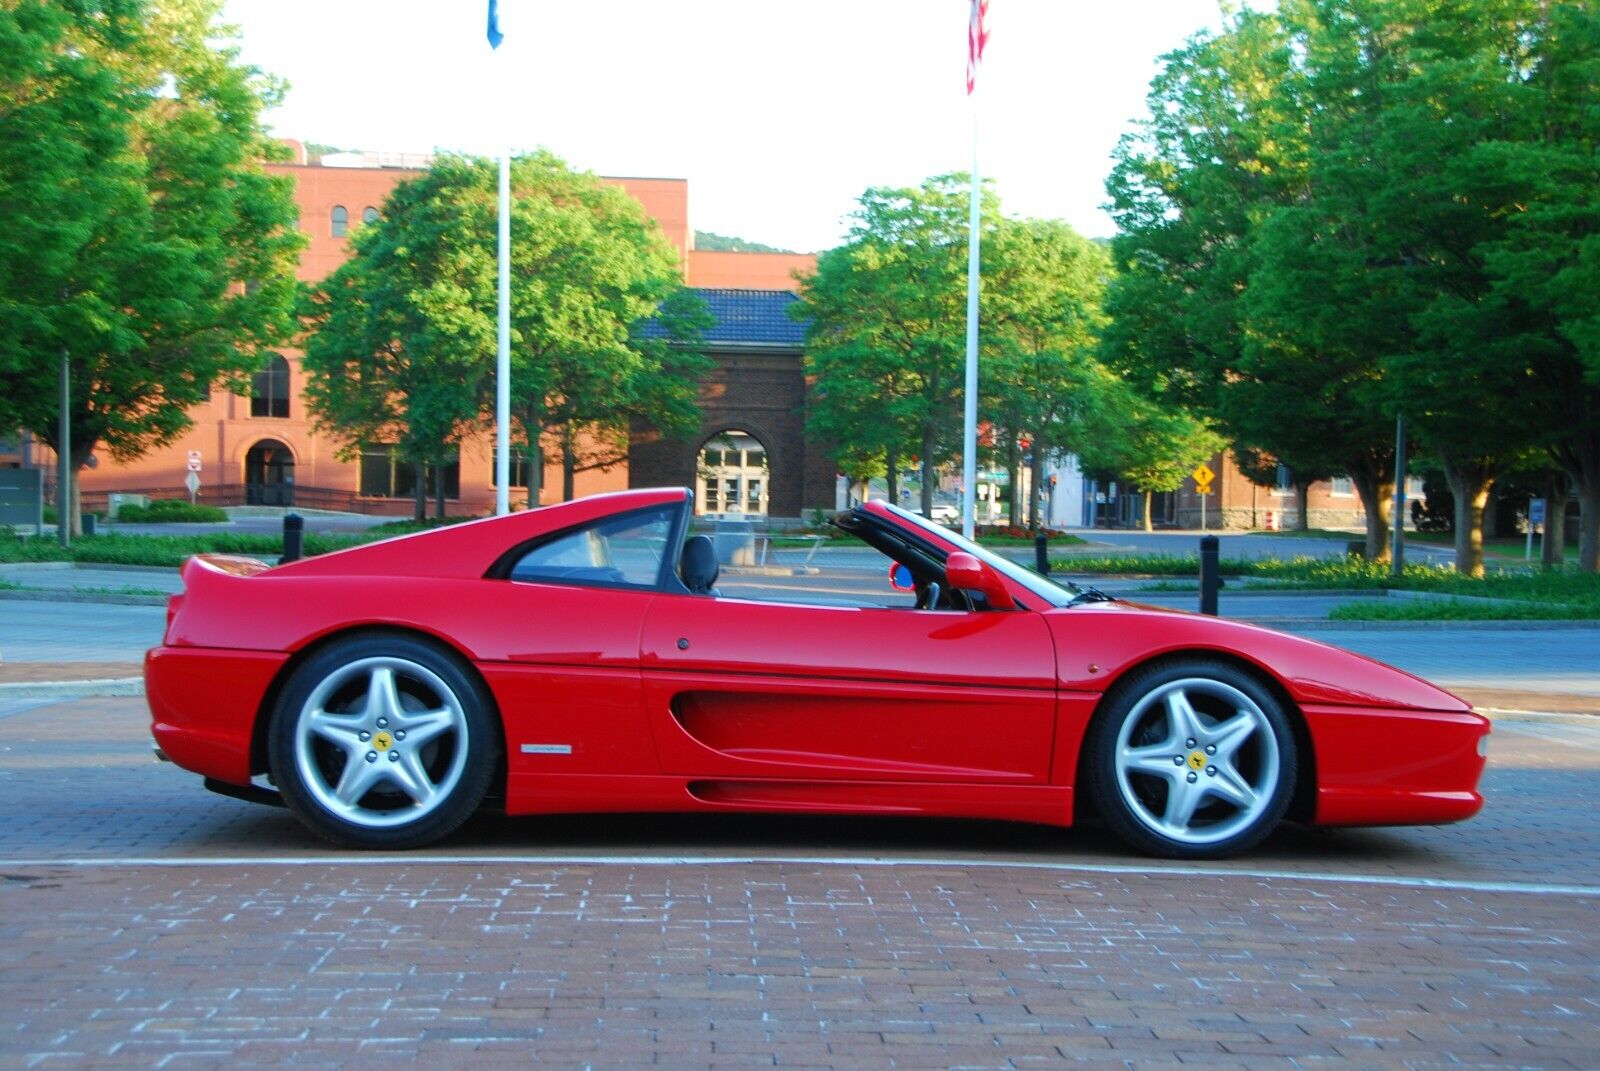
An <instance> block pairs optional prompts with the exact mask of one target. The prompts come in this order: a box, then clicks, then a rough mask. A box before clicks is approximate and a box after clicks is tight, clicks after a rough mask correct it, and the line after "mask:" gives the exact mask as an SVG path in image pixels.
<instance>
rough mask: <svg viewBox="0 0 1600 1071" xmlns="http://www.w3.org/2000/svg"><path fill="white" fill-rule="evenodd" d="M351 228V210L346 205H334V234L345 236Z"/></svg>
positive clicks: (335, 235)
mask: <svg viewBox="0 0 1600 1071" xmlns="http://www.w3.org/2000/svg"><path fill="white" fill-rule="evenodd" d="M349 229H350V210H349V209H348V208H346V207H345V206H344V205H334V206H333V236H334V237H335V238H343V237H344V234H345V231H348V230H349Z"/></svg>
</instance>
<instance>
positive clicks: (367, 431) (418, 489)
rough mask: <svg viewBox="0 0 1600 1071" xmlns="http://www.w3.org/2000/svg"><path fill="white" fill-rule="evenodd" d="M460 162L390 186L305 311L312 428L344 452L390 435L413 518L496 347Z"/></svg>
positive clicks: (466, 425)
mask: <svg viewBox="0 0 1600 1071" xmlns="http://www.w3.org/2000/svg"><path fill="white" fill-rule="evenodd" d="M457 166H458V162H457V161H454V160H450V159H446V160H443V161H441V162H440V164H439V166H438V167H436V168H435V169H434V170H433V171H431V172H429V173H428V174H427V175H424V176H422V177H420V178H418V179H413V180H410V181H407V182H402V183H400V184H399V185H397V186H396V187H395V188H394V190H393V191H392V192H391V193H390V195H389V198H388V200H387V201H386V202H385V203H384V214H383V216H382V217H381V218H380V220H379V222H378V223H377V224H376V225H367V226H363V227H361V228H359V229H358V230H356V231H355V232H354V235H353V236H352V238H351V244H352V253H351V256H350V259H348V260H347V261H345V262H344V263H343V264H341V265H340V266H339V267H338V268H336V269H335V270H334V271H333V272H332V273H331V274H330V275H328V277H327V278H326V279H324V280H323V281H322V283H321V284H320V285H319V286H318V287H317V288H316V289H315V290H314V291H313V292H312V293H311V294H310V295H309V296H308V300H307V302H306V303H305V306H304V308H303V310H302V311H303V313H304V322H305V324H306V327H307V331H308V334H307V337H306V340H305V356H304V358H303V360H302V365H303V367H304V368H305V371H306V373H307V380H306V400H307V402H308V404H309V407H310V409H311V412H312V413H313V414H314V417H315V420H316V424H317V427H318V430H320V431H322V432H323V433H325V434H327V435H329V436H330V437H331V438H332V439H333V440H334V441H335V442H337V443H338V444H339V454H340V456H341V457H342V458H344V459H346V460H349V459H351V458H354V457H357V456H358V455H359V454H360V452H361V451H362V449H363V448H369V449H370V448H372V447H375V446H378V445H380V444H383V445H387V446H392V447H393V448H394V449H395V451H396V453H397V455H398V459H399V460H400V461H402V462H403V463H406V464H409V465H411V466H413V468H414V470H415V477H414V480H413V486H414V495H415V505H414V512H413V516H414V517H415V519H417V520H421V519H422V518H423V516H424V515H425V512H426V501H427V481H426V479H425V475H426V473H427V471H428V468H429V466H432V468H433V471H434V472H435V473H439V472H441V471H442V469H443V466H444V463H445V455H446V452H447V451H449V450H451V449H459V444H460V442H461V440H462V439H463V438H464V437H465V436H467V435H468V434H470V433H471V431H472V430H473V429H474V428H475V427H476V425H477V421H478V417H479V408H480V406H481V402H482V396H483V392H484V389H485V388H484V385H483V379H484V376H485V375H486V374H487V370H486V365H485V354H486V353H487V354H489V355H491V356H490V361H491V363H492V355H493V353H494V346H495V331H494V322H493V320H492V319H491V318H489V317H486V316H485V315H484V314H483V312H482V310H481V309H480V308H479V307H477V305H476V304H475V298H476V299H478V300H481V295H480V294H479V293H478V292H479V291H481V290H482V288H483V287H484V286H485V285H489V286H492V285H493V276H492V274H491V275H490V277H489V278H488V279H487V280H485V279H483V278H481V276H482V275H483V274H484V272H485V270H487V271H489V272H491V273H492V271H493V268H492V267H491V268H488V269H485V267H484V266H483V264H481V263H477V262H479V261H481V260H482V250H481V249H480V248H478V247H479V246H480V245H481V244H482V243H481V240H479V239H478V238H477V237H476V236H475V235H474V234H473V233H472V232H471V231H470V230H468V229H467V228H465V227H463V226H461V218H460V212H461V208H462V205H461V202H460V198H459V194H460V186H459V184H458V183H456V182H454V181H453V179H452V175H453V172H454V170H455V168H456V167H457ZM474 274H475V275H477V276H480V278H478V279H477V280H476V284H474V281H473V279H472V276H473V275H474ZM439 512H440V513H441V514H442V513H443V504H442V503H440V504H439Z"/></svg>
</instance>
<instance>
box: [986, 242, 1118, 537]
mask: <svg viewBox="0 0 1600 1071" xmlns="http://www.w3.org/2000/svg"><path fill="white" fill-rule="evenodd" d="M985 256H986V257H987V258H988V264H987V265H986V270H985V272H984V284H985V288H986V303H985V304H984V305H983V306H982V307H981V309H982V320H981V325H980V326H981V336H982V337H983V338H985V339H986V344H985V351H986V353H987V354H988V356H987V358H986V360H985V361H984V364H983V366H982V369H981V376H980V379H979V385H980V390H981V391H982V392H983V402H982V411H983V412H984V413H985V414H986V415H987V416H988V417H989V418H990V422H991V423H992V425H993V426H994V428H995V431H996V438H997V440H998V441H1000V442H1002V443H1003V444H1004V448H1005V449H1006V450H1007V453H1008V461H1009V462H1010V465H1011V468H1012V478H1011V486H1012V487H1013V489H1015V488H1017V487H1019V486H1020V484H1021V481H1020V480H1019V479H1018V478H1017V476H1018V472H1017V465H1018V462H1019V461H1020V457H1019V456H1018V454H1019V451H1018V447H1019V446H1020V445H1021V444H1022V442H1023V441H1024V440H1025V441H1026V442H1027V444H1028V452H1029V456H1031V459H1032V461H1031V472H1032V480H1031V483H1030V486H1031V487H1032V488H1033V495H1032V500H1031V501H1030V502H1028V503H1027V504H1026V508H1025V509H1023V508H1021V507H1022V505H1023V504H1022V503H1019V502H1013V509H1012V518H1013V523H1021V522H1022V519H1023V517H1024V516H1026V520H1027V523H1028V524H1029V525H1030V526H1031V527H1034V528H1037V527H1039V526H1040V524H1041V523H1042V521H1041V516H1040V512H1041V497H1042V495H1043V493H1044V487H1045V476H1044V470H1045V465H1046V463H1047V461H1048V458H1049V456H1050V455H1051V454H1055V453H1076V452H1081V451H1082V450H1083V449H1084V448H1085V446H1086V445H1087V441H1088V440H1089V439H1092V438H1093V437H1094V434H1093V429H1095V428H1097V427H1098V426H1099V425H1100V424H1102V423H1103V421H1104V420H1105V418H1106V417H1107V416H1108V414H1109V413H1110V411H1111V410H1112V409H1113V408H1114V403H1113V402H1112V400H1111V398H1110V393H1109V390H1108V384H1109V383H1110V382H1111V377H1110V376H1109V375H1108V373H1106V371H1105V369H1104V368H1103V367H1101V365H1100V364H1099V362H1098V360H1097V359H1096V357H1097V352H1096V351H1097V348H1098V346H1099V341H1100V331H1101V329H1102V328H1103V327H1104V314H1103V313H1102V311H1101V303H1102V299H1103V295H1104V292H1105V286H1106V280H1107V277H1108V276H1109V275H1110V272H1111V261H1110V257H1109V256H1108V255H1107V253H1106V251H1105V249H1104V248H1103V247H1102V246H1100V245H1097V244H1096V243H1094V242H1091V241H1089V240H1088V239H1086V238H1084V237H1082V236H1081V235H1079V234H1077V233H1076V232H1075V231H1073V230H1072V228H1071V227H1069V226H1067V225H1066V224H1065V223H1061V222H1058V221H1054V220H1003V221H1001V223H1000V224H999V226H998V228H997V229H996V233H995V235H994V240H993V242H992V243H991V244H990V246H989V247H988V249H987V251H986V252H985Z"/></svg>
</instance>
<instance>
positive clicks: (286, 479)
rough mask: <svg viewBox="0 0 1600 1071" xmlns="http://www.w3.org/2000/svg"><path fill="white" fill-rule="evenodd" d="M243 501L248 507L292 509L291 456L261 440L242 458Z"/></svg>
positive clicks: (285, 449) (271, 441) (276, 443)
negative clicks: (286, 507) (282, 507)
mask: <svg viewBox="0 0 1600 1071" xmlns="http://www.w3.org/2000/svg"><path fill="white" fill-rule="evenodd" d="M244 500H245V503H246V504H247V505H251V506H292V505H294V453H293V452H292V451H291V450H290V449H289V448H288V447H287V446H285V445H284V444H283V443H280V442H279V441H278V440H276V439H262V440H261V441H260V442H258V443H256V444H255V445H254V446H252V447H251V448H250V452H249V453H247V454H245V455H244Z"/></svg>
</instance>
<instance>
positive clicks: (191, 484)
mask: <svg viewBox="0 0 1600 1071" xmlns="http://www.w3.org/2000/svg"><path fill="white" fill-rule="evenodd" d="M183 486H185V487H187V488H188V489H189V505H191V506H192V505H194V496H195V492H196V491H198V490H200V474H199V473H198V472H196V471H194V470H193V469H190V470H189V475H187V476H185V477H184V478H183Z"/></svg>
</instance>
